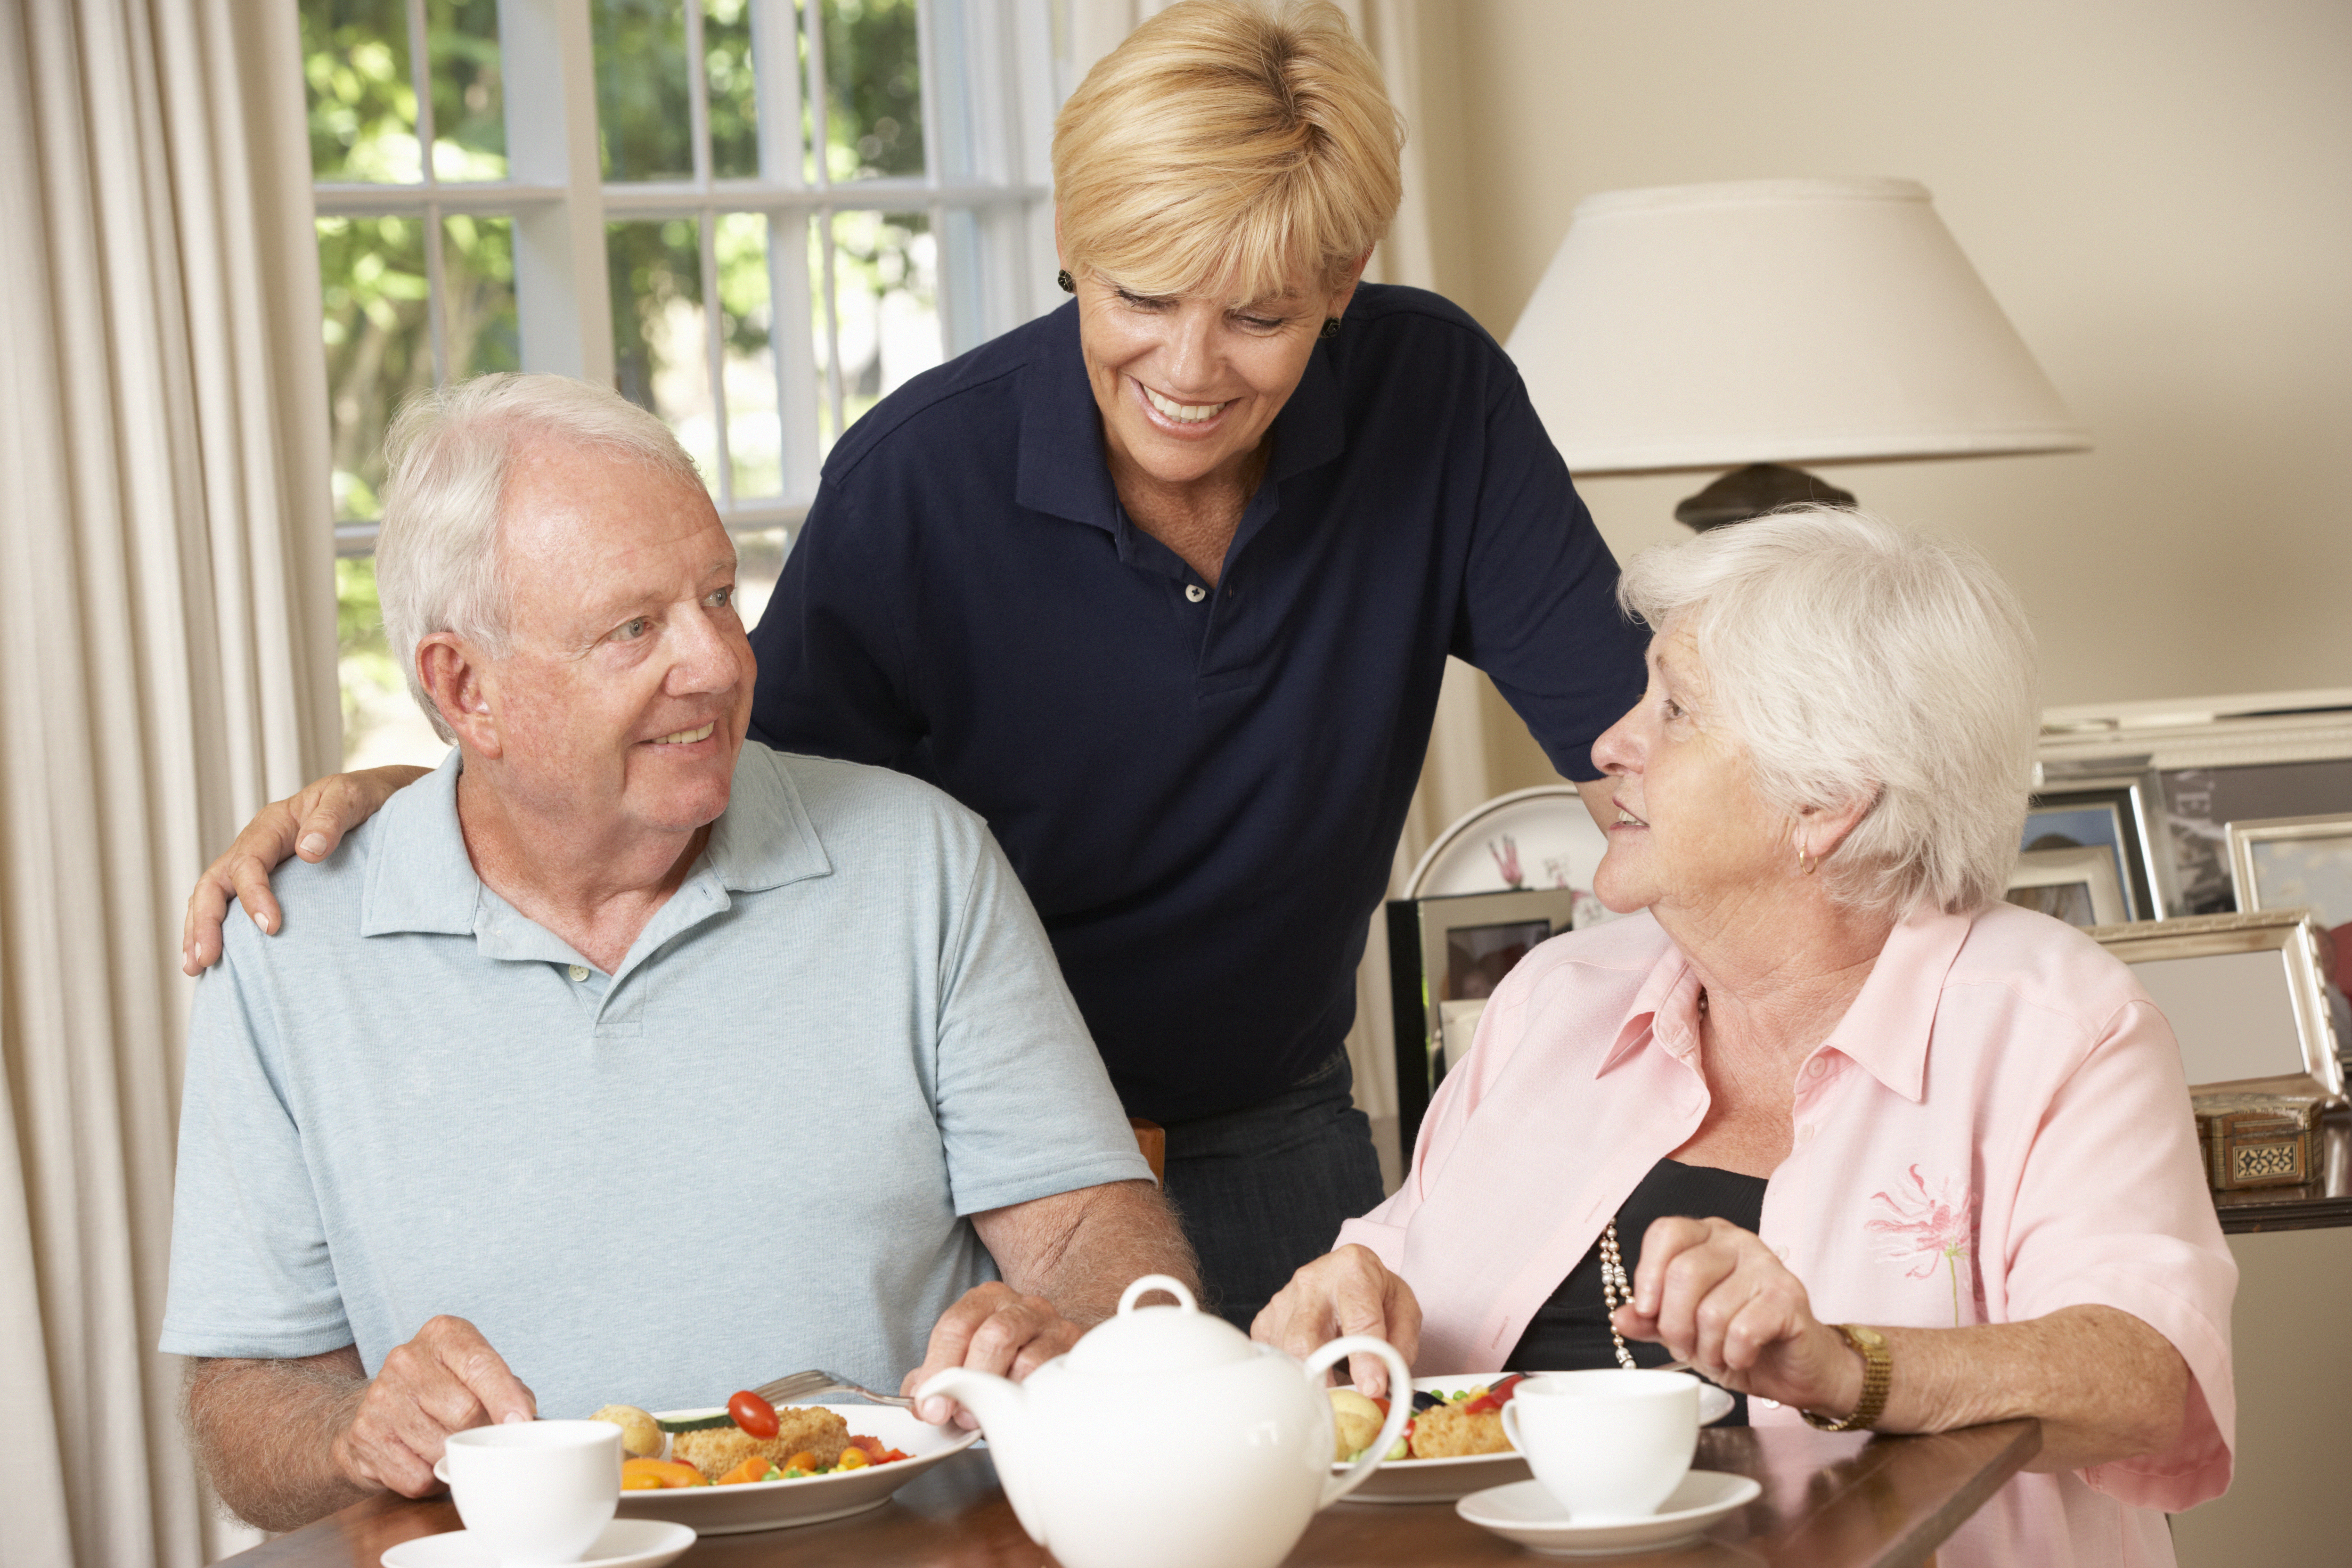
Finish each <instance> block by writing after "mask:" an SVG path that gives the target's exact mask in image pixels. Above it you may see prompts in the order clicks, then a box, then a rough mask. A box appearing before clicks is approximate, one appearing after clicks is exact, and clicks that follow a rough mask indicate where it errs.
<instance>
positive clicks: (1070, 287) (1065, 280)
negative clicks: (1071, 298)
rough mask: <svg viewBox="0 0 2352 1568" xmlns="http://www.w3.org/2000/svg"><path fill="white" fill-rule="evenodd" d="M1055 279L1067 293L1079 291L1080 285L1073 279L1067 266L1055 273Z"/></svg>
mask: <svg viewBox="0 0 2352 1568" xmlns="http://www.w3.org/2000/svg"><path fill="white" fill-rule="evenodd" d="M1054 281H1055V282H1056V283H1058V284H1060V285H1061V286H1062V292H1063V293H1065V294H1075V293H1076V292H1077V291H1078V286H1077V284H1076V282H1075V281H1074V280H1073V279H1071V277H1070V269H1069V268H1066V267H1065V268H1062V270H1060V271H1059V272H1056V273H1055V274H1054Z"/></svg>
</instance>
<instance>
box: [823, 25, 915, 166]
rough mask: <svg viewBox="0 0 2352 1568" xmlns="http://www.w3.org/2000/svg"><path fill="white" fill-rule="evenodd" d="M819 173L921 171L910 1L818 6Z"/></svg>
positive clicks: (913, 28) (913, 30)
mask: <svg viewBox="0 0 2352 1568" xmlns="http://www.w3.org/2000/svg"><path fill="white" fill-rule="evenodd" d="M822 4H823V5H824V14H823V15H824V95H825V98H826V100H828V108H829V110H830V111H831V112H830V113H828V114H827V116H826V123H825V149H824V153H825V172H826V173H827V174H829V175H830V176H831V177H832V178H833V179H835V180H836V181H845V180H869V179H873V178H875V177H876V176H877V175H889V174H917V175H919V174H922V172H923V93H922V67H921V61H920V57H919V52H918V47H917V39H916V35H915V0H822Z"/></svg>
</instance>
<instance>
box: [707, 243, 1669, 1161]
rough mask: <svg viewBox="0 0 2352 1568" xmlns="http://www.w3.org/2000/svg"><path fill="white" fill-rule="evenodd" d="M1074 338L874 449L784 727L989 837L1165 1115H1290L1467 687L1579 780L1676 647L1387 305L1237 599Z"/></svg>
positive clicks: (1460, 370) (792, 593)
mask: <svg viewBox="0 0 2352 1568" xmlns="http://www.w3.org/2000/svg"><path fill="white" fill-rule="evenodd" d="M1102 439H1103V438H1102V422H1101V418H1100V416H1099V415H1098V414H1097V411H1096V408H1095V402H1094V394H1093V392H1092V391H1091V389H1090V387H1089V384H1088V383H1087V372H1086V363H1085V361H1084V360H1083V358H1082V357H1081V356H1080V353H1079V347H1078V316H1077V307H1076V304H1075V303H1073V304H1068V305H1065V306H1063V307H1062V308H1061V309H1060V310H1055V311H1054V312H1053V313H1052V314H1050V315H1047V316H1044V317H1041V318H1039V319H1038V320H1036V321H1031V322H1029V323H1028V324H1027V325H1025V326H1021V327H1016V328H1014V329H1013V331H1009V332H1006V333H1005V334H1004V335H1003V336H1002V337H999V338H996V339H994V340H992V342H987V343H983V344H982V345H981V346H980V347H979V348H977V349H974V350H973V351H971V353H967V354H965V355H963V356H962V357H961V358H959V359H957V360H954V361H952V362H950V363H948V364H944V365H941V366H940V367H939V368H938V369H936V370H932V371H929V372H926V373H925V374H922V375H919V376H917V377H916V378H915V379H913V380H912V381H910V382H908V384H906V385H905V386H903V387H901V388H899V389H898V391H897V392H895V393H893V394H891V395H890V396H888V397H887V398H885V399H884V400H883V401H882V402H881V403H880V404H879V405H877V406H876V407H875V408H874V409H873V411H872V412H870V413H868V414H867V415H866V416H865V417H864V418H862V419H860V420H859V421H858V422H857V423H856V425H855V426H851V427H850V428H849V430H848V431H847V432H846V433H845V435H844V436H843V437H842V438H841V441H840V443H839V444H838V445H837V446H835V447H834V449H833V452H832V455H831V457H830V458H828V459H827V460H826V463H825V466H824V481H823V483H822V485H821V486H820V488H819V489H818V490H817V494H816V500H815V502H814V505H813V506H811V508H810V509H809V515H808V521H807V522H806V523H805V524H804V525H803V528H802V530H801V532H800V535H799V537H798V538H797V539H796V540H794V542H793V550H792V554H791V555H790V556H789V557H788V558H787V559H786V561H785V563H784V571H783V576H782V580H781V581H780V582H779V583H778V584H777V585H776V591H775V595H774V597H772V599H771V600H770V601H769V604H768V610H767V614H766V616H764V617H763V618H762V620H761V623H760V626H759V628H758V629H757V630H756V631H755V632H753V633H752V636H751V646H752V647H753V648H754V649H756V650H757V652H758V654H759V660H760V674H759V684H758V695H757V698H756V700H755V702H754V704H753V708H752V712H751V724H752V731H753V733H754V735H755V736H756V737H758V738H759V739H761V740H764V741H766V742H769V743H770V744H772V745H774V746H777V747H780V748H782V749H783V750H786V751H796V752H816V753H818V754H820V755H824V756H834V757H845V758H848V759H850V760H851V761H855V762H865V763H883V764H885V765H887V766H890V767H894V768H898V769H899V770H901V771H903V772H905V773H911V774H913V775H915V776H916V777H918V778H920V779H923V780H926V781H928V782H929V783H931V784H937V785H939V786H940V788H942V789H944V790H946V791H947V792H948V794H950V795H953V796H955V798H956V799H958V800H960V801H961V802H962V803H963V804H964V805H968V806H970V807H971V809H973V810H974V811H977V812H978V813H980V815H981V816H983V817H985V818H987V820H988V825H989V826H990V828H991V829H992V830H993V831H994V833H995V835H996V837H997V841H998V842H999V843H1001V844H1002V845H1003V847H1004V851H1005V854H1006V855H1007V856H1008V857H1009V858H1011V860H1012V862H1013V868H1014V869H1015V870H1016V871H1017V872H1019V874H1020V877H1021V881H1022V885H1023V887H1024V888H1025V889H1027V891H1028V894H1029V898H1030V900H1031V901H1032V902H1033V903H1034V904H1035V906H1036V908H1037V912H1038V914H1039V915H1041V916H1042V917H1043V918H1044V920H1045V930H1046V932H1047V934H1048V935H1049V936H1050V937H1051V938H1052V940H1053V943H1054V949H1055V953H1056V954H1057V955H1058V956H1059V958H1060V960H1061V964H1062V973H1063V975H1064V976H1065V977H1066V979H1067V980H1068V982H1069V984H1070V990H1071V992H1072V993H1073V994H1075V996H1076V999H1077V1004H1078V1007H1079V1009H1080V1011H1081V1012H1083V1013H1084V1015H1085V1016H1086V1021H1087V1028H1088V1029H1089V1030H1091V1031H1092V1033H1093V1035H1094V1037H1095V1042H1096V1044H1097V1046H1099V1047H1101V1050H1102V1054H1103V1059H1104V1061H1105V1062H1106V1064H1107V1065H1108V1067H1109V1068H1110V1076H1111V1081H1112V1082H1113V1083H1114V1084H1116V1085H1117V1086H1118V1091H1119V1095H1120V1098H1121V1099H1123V1100H1125V1101H1126V1102H1127V1106H1128V1109H1129V1112H1130V1113H1131V1114H1134V1115H1139V1116H1148V1117H1150V1118H1152V1119H1153V1120H1155V1121H1186V1120H1189V1119H1191V1118H1193V1117H1198V1116H1205V1115H1211V1114H1214V1113H1217V1112H1220V1111H1225V1110H1234V1109H1237V1108H1239V1107H1242V1106H1245V1105H1254V1104H1257V1103H1260V1102H1262V1101H1264V1100H1266V1099H1268V1098H1270V1097H1272V1096H1274V1095H1276V1094H1278V1093H1280V1092H1282V1091H1283V1090H1284V1089H1287V1088H1289V1087H1290V1086H1292V1085H1294V1084H1296V1083H1297V1082H1298V1081H1299V1080H1300V1079H1304V1078H1306V1077H1307V1075H1308V1074H1309V1073H1311V1072H1313V1071H1314V1070H1315V1069H1316V1068H1318V1067H1319V1066H1321V1065H1322V1064H1323V1063H1324V1062H1326V1061H1328V1059H1329V1058H1330V1057H1331V1056H1332V1054H1333V1053H1334V1052H1336V1051H1338V1050H1339V1048H1340V1047H1341V1045H1342V1043H1343V1042H1344V1040H1345V1038H1346V1036H1347V1033H1348V1026H1349V1024H1350V1023H1351V1022H1352V1021H1353V1019H1354V1016H1355V998H1356V988H1355V970H1356V963H1357V960H1358V959H1359V958H1360V956H1361V955H1362V952H1363V947H1364V938H1365V933H1366V930H1367V927H1368V924H1369V922H1370V918H1371V916H1372V914H1373V912H1374V911H1375V910H1378V909H1379V908H1380V903H1381V898H1382V896H1383V895H1384V894H1385V892H1386V890H1387V887H1388V879H1389V874H1390V869H1391V861H1392V859H1393V857H1394V855H1395V852H1396V844H1397V835H1398V832H1399V830H1400V829H1401V828H1402V825H1403V822H1404V816H1405V811H1406V808H1407V806H1408V805H1409V804H1410V803H1411V801H1412V790H1413V784H1414V781H1415V780H1416V779H1417V778H1418V777H1419V776H1420V773H1421V763H1422V758H1423V755H1424V754H1425V753H1426V752H1427V751H1428V750H1429V731H1430V722H1431V720H1432V718H1433V715H1434V713H1435V711H1436V707H1437V694H1438V688H1439V686H1440V684H1441V683H1442V682H1443V680H1444V675H1445V659H1446V656H1447V655H1448V654H1452V655H1454V656H1456V657H1458V658H1462V659H1465V660H1466V661H1467V662H1469V663H1471V664H1473V665H1475V666H1477V667H1478V668H1481V669H1484V670H1485V671H1486V672H1487V674H1489V675H1490V676H1492V677H1493V678H1494V679H1495V681H1496V685H1497V686H1498V687H1500V689H1502V691H1503V694H1504V695H1505V696H1506V697H1507V698H1508V699H1509V700H1510V702H1511V705H1512V706H1513V707H1514V708H1515V709H1517V710H1518V713H1519V715H1520V717H1522V718H1523V719H1525V720H1526V721H1527V722H1528V728H1529V729H1530V730H1532V731H1534V733H1535V736H1536V739H1537V740H1538V741H1539V742H1541V743H1542V745H1543V747H1544V750H1545V752H1546V753H1547V754H1548V755H1549V758H1550V759H1551V762H1552V764H1553V765H1554V766H1555V767H1557V768H1558V769H1559V771H1560V772H1561V773H1565V774H1566V775H1567V776H1568V777H1570V778H1572V779H1583V778H1591V777H1593V776H1594V775H1595V774H1596V773H1598V772H1599V770H1598V769H1596V768H1595V767H1594V766H1593V765H1592V742H1593V740H1594V738H1595V737H1597V736H1598V735H1599V734H1600V733H1601V731H1603V730H1605V729H1607V728H1608V727H1609V726H1610V725H1611V724H1612V723H1614V722H1615V721H1617V720H1618V718H1619V717H1620V716H1622V714H1623V713H1624V711H1625V710H1626V709H1627V708H1629V707H1631V706H1632V705H1633V702H1634V701H1635V700H1636V699H1638V698H1639V697H1640V695H1641V692H1642V684H1643V668H1642V648H1643V643H1644V642H1645V640H1646V637H1645V634H1643V632H1642V631H1641V630H1639V629H1638V628H1636V627H1635V626H1632V625H1630V624H1629V623H1628V622H1627V620H1626V618H1625V616H1624V615H1623V614H1622V612H1621V611H1620V610H1619V609H1618V607H1617V603H1616V598H1615V593H1616V585H1617V563H1616V562H1615V561H1614V560H1612V558H1611V556H1610V553H1609V548H1608V546H1607V545H1606V544H1604V543H1602V542H1601V535H1600V533H1599V531H1597V530H1596V529H1594V527H1593V525H1592V520H1591V516H1590V515H1589V514H1588V513H1587V512H1586V511H1585V509H1584V505H1583V503H1582V502H1581V501H1580V500H1578V499H1577V496H1576V491H1575V489H1574V488H1573V487H1572V486H1571V485H1570V482H1569V477H1568V469H1567V468H1566V466H1565V465H1564V464H1562V463H1561V461H1560V458H1559V453H1558V452H1557V451H1555V450H1554V449H1553V447H1552V444H1551V442H1550V440H1549V437H1546V435H1545V434H1544V429H1543V426H1542V424H1541V423H1540V422H1539V421H1538V419H1537V417H1536V413H1535V409H1534V408H1533V407H1532V406H1531V405H1529V403H1528V395H1527V389H1526V387H1525V386H1524V384H1522V383H1521V382H1520V380H1519V374H1518V372H1517V369H1516V368H1514V367H1513V365H1512V364H1511V362H1510V361H1509V360H1508V359H1507V358H1506V357H1505V355H1504V353H1503V351H1502V350H1501V349H1500V348H1499V347H1498V346H1497V345H1496V342H1495V341H1494V339H1492V338H1490V337H1488V336H1487V335H1486V332H1485V331H1481V330H1480V329H1479V327H1478V325H1477V323H1476V322H1475V321H1472V320H1471V319H1470V318H1469V317H1468V316H1466V315H1465V314H1464V313H1463V312H1462V311H1461V310H1457V309H1456V308H1455V307H1454V306H1453V305H1450V304H1448V303H1446V302H1445V301H1444V300H1441V299H1439V298H1438V297H1437V296H1435V295H1433V294H1426V293H1423V292H1421V291H1420V290H1418V289H1402V288H1383V287H1381V286H1379V285H1376V284H1370V283H1367V284H1365V285H1364V286H1363V287H1362V288H1360V289H1358V290H1357V293H1356V297H1355V300H1354V302H1353V304H1351V305H1350V306H1349V310H1348V314H1347V317H1346V320H1345V321H1344V323H1343V324H1342V326H1341V327H1340V330H1339V333H1338V335H1337V336H1335V337H1333V338H1331V339H1330V340H1328V342H1320V343H1318V344H1317V345H1316V347H1315V349H1314V351H1313V353H1312V355H1311V357H1310V358H1309V359H1308V361H1307V369H1306V372H1305V374H1303V375H1302V376H1301V377H1300V379H1299V382H1298V386H1297V390H1296V391H1295V392H1294V393H1293V394H1292V395H1291V397H1290V400H1289V402H1288V403H1286V405H1284V406H1283V408H1282V411H1281V413H1280V414H1279V415H1277V416H1276V419H1275V423H1274V454H1273V458H1272V460H1271V461H1270V463H1269V464H1268V466H1267V468H1266V473H1265V479H1264V481H1263V482H1262V483H1261V484H1260V485H1259V487H1258V489H1257V493H1256V495H1255V497H1253V498H1252V500H1251V501H1250V503H1249V507H1248V509H1247V510H1246V511H1244V514H1243V516H1242V520H1241V523H1240V526H1239V529H1238V531H1236V533H1235V534H1234V542H1233V545H1232V548H1231V549H1230V551H1229V552H1227V554H1226V557H1225V563H1224V567H1223V574H1222V575H1221V577H1220V579H1219V581H1218V583H1217V585H1216V587H1215V589H1214V591H1211V590H1210V588H1209V586H1208V584H1206V582H1205V581H1204V580H1203V579H1202V577H1201V576H1200V575H1199V574H1197V573H1195V572H1193V571H1192V569H1191V568H1189V567H1188V566H1186V565H1185V564H1184V563H1183V562H1182V561H1181V559H1179V558H1178V557H1177V555H1176V554H1175V552H1172V551H1171V550H1169V549H1168V548H1167V547H1166V546H1165V545H1162V544H1161V543H1160V542H1159V541H1157V540H1155V539H1153V538H1152V537H1151V536H1150V535H1149V534H1147V533H1145V532H1143V531H1141V530H1139V529H1138V528H1137V527H1135V525H1134V524H1133V523H1132V522H1131V521H1129V519H1128V518H1127V516H1126V515H1125V513H1124V512H1123V510H1121V509H1120V507H1119V505H1118V496H1117V494H1116V492H1115V491H1114V489H1113V488H1112V485H1111V480H1110V473H1109V470H1108V468H1107V467H1106V466H1105V464H1104V459H1103V449H1102Z"/></svg>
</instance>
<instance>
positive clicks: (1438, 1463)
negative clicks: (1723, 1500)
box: [901, 1372, 1731, 1502]
mask: <svg viewBox="0 0 2352 1568" xmlns="http://www.w3.org/2000/svg"><path fill="white" fill-rule="evenodd" d="M1510 1375H1511V1374H1510V1373H1507V1372H1475V1373H1456V1374H1455V1375H1454V1376H1452V1377H1416V1378H1414V1379H1413V1380H1412V1386H1413V1388H1414V1389H1415V1390H1416V1391H1417V1392H1420V1393H1424V1394H1458V1393H1460V1392H1461V1391H1462V1390H1464V1389H1466V1388H1476V1387H1477V1386H1479V1385H1480V1384H1486V1386H1488V1387H1490V1388H1491V1387H1493V1386H1494V1385H1495V1384H1497V1383H1500V1382H1502V1380H1503V1379H1505V1378H1507V1377H1508V1376H1510ZM1730 1414H1731V1395H1729V1394H1726V1393H1725V1392H1724V1391H1723V1390H1721V1389H1719V1388H1717V1387H1716V1386H1715V1384H1711V1383H1701V1384H1699V1388H1698V1424H1699V1425H1700V1426H1711V1425H1712V1424H1714V1423H1715V1422H1717V1421H1720V1420H1722V1419H1723V1418H1724V1417H1725V1416H1727V1415H1730ZM901 1446H902V1447H903V1446H904V1445H901ZM1331 1468H1333V1469H1335V1470H1344V1469H1346V1468H1347V1466H1345V1465H1343V1464H1338V1463H1334V1464H1333V1465H1332V1467H1331ZM1534 1474H1535V1472H1534V1471H1532V1470H1530V1469H1528V1462H1527V1460H1526V1459H1525V1458H1523V1457H1521V1456H1520V1455H1519V1454H1518V1453H1517V1452H1516V1451H1514V1452H1510V1453H1503V1454H1465V1455H1463V1456H1461V1457H1460V1458H1452V1459H1391V1460H1390V1461H1389V1462H1388V1463H1387V1464H1385V1465H1382V1466H1381V1468H1379V1469H1377V1470H1374V1471H1373V1472H1372V1473H1371V1475H1370V1478H1368V1479H1366V1480H1365V1482H1364V1484H1363V1485H1362V1486H1360V1487H1358V1488H1357V1489H1355V1490H1354V1491H1351V1492H1349V1494H1348V1496H1347V1498H1346V1500H1347V1501H1349V1502H1452V1501H1454V1500H1455V1499H1457V1498H1463V1497H1467V1496H1469V1495H1470V1494H1471V1493H1472V1492H1475V1491H1477V1490H1480V1489H1484V1488H1491V1487H1499V1486H1504V1485H1507V1483H1509V1482H1512V1481H1524V1480H1528V1479H1531V1478H1532V1477H1533V1476H1534Z"/></svg>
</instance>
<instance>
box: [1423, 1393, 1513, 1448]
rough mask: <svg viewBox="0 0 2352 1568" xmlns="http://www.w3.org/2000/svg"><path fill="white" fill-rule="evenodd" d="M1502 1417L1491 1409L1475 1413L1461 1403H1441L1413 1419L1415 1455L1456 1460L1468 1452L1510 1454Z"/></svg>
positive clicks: (1509, 1444)
mask: <svg viewBox="0 0 2352 1568" xmlns="http://www.w3.org/2000/svg"><path fill="white" fill-rule="evenodd" d="M1510 1451H1511V1440H1510V1439H1509V1438H1508V1437H1507V1436H1504V1435H1503V1418H1502V1416H1501V1415H1497V1414H1496V1412H1494V1411H1492V1410H1481V1411H1479V1412H1478V1413H1477V1414H1476V1415H1472V1414H1470V1412H1468V1411H1466V1410H1465V1409H1463V1408H1462V1406H1460V1405H1438V1406H1436V1407H1435V1408H1433V1409H1430V1410H1424V1411H1423V1412H1422V1413H1421V1414H1420V1415H1415V1416H1414V1417H1413V1418H1412V1457H1413V1458H1416V1459H1456V1458H1461V1457H1462V1456H1463V1455H1465V1454H1507V1453H1509V1452H1510Z"/></svg>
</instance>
